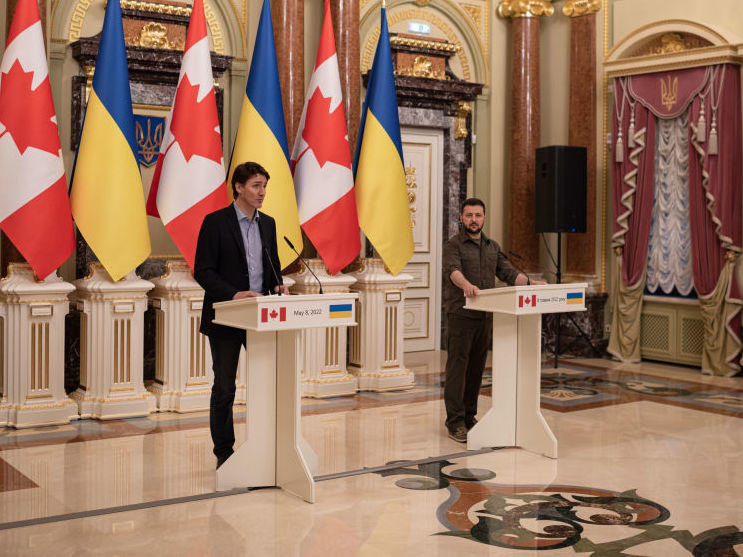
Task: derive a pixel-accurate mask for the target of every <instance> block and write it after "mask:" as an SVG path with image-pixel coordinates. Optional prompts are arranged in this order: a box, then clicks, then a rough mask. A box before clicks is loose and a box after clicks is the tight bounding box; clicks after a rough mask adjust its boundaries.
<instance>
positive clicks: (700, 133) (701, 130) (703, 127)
mask: <svg viewBox="0 0 743 557" xmlns="http://www.w3.org/2000/svg"><path fill="white" fill-rule="evenodd" d="M706 139H707V120H706V119H705V117H704V105H702V110H701V111H700V112H699V122H697V141H698V142H699V143H704V142H705V140H706Z"/></svg>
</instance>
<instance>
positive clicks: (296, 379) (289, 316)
mask: <svg viewBox="0 0 743 557" xmlns="http://www.w3.org/2000/svg"><path fill="white" fill-rule="evenodd" d="M355 299H356V295H355V294H350V293H349V294H341V293H339V294H325V295H322V296H321V295H302V296H264V297H261V298H245V299H242V300H233V301H229V302H219V303H217V304H214V311H215V319H214V322H215V323H218V324H220V325H228V326H230V327H240V328H243V329H246V330H247V345H248V349H247V363H248V369H247V378H248V386H247V387H248V388H247V393H248V397H249V399H248V402H247V424H246V428H247V435H246V441H245V443H243V444H242V445H241V446H240V447H238V448H237V450H236V451H235V453H234V454H233V455H232V456H230V457H229V458H228V459H227V461H226V462H225V463H224V464H223V465H222V466H221V467H220V468H219V470H217V489H218V490H220V491H221V490H226V489H233V488H237V487H246V486H247V487H260V486H278V487H281V488H282V489H285V490H286V491H288V492H290V493H293V494H294V495H297V496H298V497H301V498H302V499H304V500H305V501H308V502H310V503H312V502H314V500H315V482H314V478H313V475H314V474H316V473H317V455H315V453H314V452H313V451H312V449H311V447H310V446H309V445H308V444H307V442H306V441H305V440H304V438H303V437H302V428H301V423H300V418H301V409H300V394H301V393H300V391H301V387H300V383H301V379H300V376H299V369H298V364H299V360H300V358H299V355H298V352H299V336H300V331H301V330H303V329H308V328H315V327H317V328H328V327H330V326H331V325H332V326H348V325H350V324H353V323H354V310H353V307H354V301H355ZM349 313H350V315H349Z"/></svg>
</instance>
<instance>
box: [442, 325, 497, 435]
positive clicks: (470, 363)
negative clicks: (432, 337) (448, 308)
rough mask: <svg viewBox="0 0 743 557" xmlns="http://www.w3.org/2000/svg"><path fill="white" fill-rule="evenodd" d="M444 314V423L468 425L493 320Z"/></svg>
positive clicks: (452, 427) (474, 410)
mask: <svg viewBox="0 0 743 557" xmlns="http://www.w3.org/2000/svg"><path fill="white" fill-rule="evenodd" d="M447 317H448V319H447V327H446V351H447V359H446V381H445V383H444V404H445V406H446V427H447V428H448V429H449V430H450V431H452V430H454V429H455V428H456V427H458V426H460V425H463V426H471V425H472V422H473V420H474V418H475V415H476V414H477V397H478V396H479V394H480V385H481V384H482V372H483V370H484V369H485V360H486V358H487V356H488V350H489V349H490V347H491V346H492V343H493V320H492V317H491V316H489V315H488V316H486V317H483V318H469V317H461V316H458V315H448V316H447Z"/></svg>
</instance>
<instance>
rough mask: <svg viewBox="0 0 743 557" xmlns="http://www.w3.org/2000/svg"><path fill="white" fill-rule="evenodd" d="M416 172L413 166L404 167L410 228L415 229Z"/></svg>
mask: <svg viewBox="0 0 743 557" xmlns="http://www.w3.org/2000/svg"><path fill="white" fill-rule="evenodd" d="M416 174H417V170H416V169H415V167H414V166H413V165H408V166H406V167H405V185H407V187H408V204H409V208H410V226H412V227H413V228H415V216H416V215H415V213H416V211H417V209H416V208H415V201H416V199H417V194H416V192H415V190H416V189H418V183H417V176H416Z"/></svg>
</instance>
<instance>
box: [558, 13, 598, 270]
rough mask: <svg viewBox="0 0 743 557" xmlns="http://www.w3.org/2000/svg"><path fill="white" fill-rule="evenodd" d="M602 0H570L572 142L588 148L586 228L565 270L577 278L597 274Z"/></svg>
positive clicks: (572, 240) (570, 244) (573, 238)
mask: <svg viewBox="0 0 743 557" xmlns="http://www.w3.org/2000/svg"><path fill="white" fill-rule="evenodd" d="M600 9H601V1H600V0H567V1H566V2H565V4H564V5H563V7H562V11H563V13H564V14H565V15H567V16H569V17H570V109H569V118H568V121H569V130H568V137H569V143H570V145H578V146H581V147H586V148H587V151H588V152H587V155H588V165H587V166H588V168H587V176H588V179H587V181H586V232H585V233H584V234H567V235H566V236H567V250H566V257H565V273H566V274H567V275H570V276H572V277H575V280H578V279H581V280H583V279H587V280H590V278H591V277H595V276H596V274H597V273H596V232H597V231H596V149H597V148H598V145H597V143H598V142H597V139H596V133H597V132H596V127H597V114H596V103H597V100H596V95H597V92H596V91H597V89H596V72H597V65H596V12H598V11H599V10H600Z"/></svg>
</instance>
